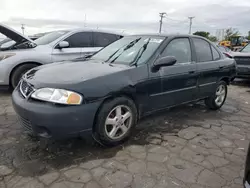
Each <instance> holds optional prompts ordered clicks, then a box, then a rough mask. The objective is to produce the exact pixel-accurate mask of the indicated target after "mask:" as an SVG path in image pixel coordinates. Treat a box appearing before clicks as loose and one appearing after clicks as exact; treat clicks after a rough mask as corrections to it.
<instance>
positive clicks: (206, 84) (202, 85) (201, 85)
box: [199, 82, 216, 87]
mask: <svg viewBox="0 0 250 188" xmlns="http://www.w3.org/2000/svg"><path fill="white" fill-rule="evenodd" d="M212 84H216V82H209V83H205V84H200V85H199V87H204V86H208V85H212Z"/></svg>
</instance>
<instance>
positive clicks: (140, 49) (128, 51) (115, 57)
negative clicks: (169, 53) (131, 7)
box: [91, 36, 165, 65]
mask: <svg viewBox="0 0 250 188" xmlns="http://www.w3.org/2000/svg"><path fill="white" fill-rule="evenodd" d="M164 39H165V37H158V36H152V37H151V36H128V37H124V38H122V39H120V40H118V41H116V42H114V43H112V44H110V45H109V46H107V47H106V48H103V50H101V51H100V52H98V53H97V54H95V55H94V56H92V58H91V59H100V60H103V61H105V62H108V63H120V64H126V65H132V64H134V63H135V64H141V63H145V62H146V61H147V60H148V59H149V58H150V57H151V56H152V55H153V53H154V52H155V51H156V49H157V48H158V47H159V45H160V44H161V43H162V41H163V40H164Z"/></svg>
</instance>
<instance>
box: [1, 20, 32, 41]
mask: <svg viewBox="0 0 250 188" xmlns="http://www.w3.org/2000/svg"><path fill="white" fill-rule="evenodd" d="M0 33H1V34H3V35H5V36H6V37H8V38H10V39H12V40H14V41H15V42H16V43H21V42H27V41H30V42H33V43H34V41H33V40H31V39H30V38H29V37H26V36H24V35H22V34H21V33H19V32H17V31H15V30H13V29H11V28H9V27H8V26H6V25H3V24H0Z"/></svg>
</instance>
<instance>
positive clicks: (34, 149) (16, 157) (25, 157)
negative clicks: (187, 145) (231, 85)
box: [0, 102, 237, 176]
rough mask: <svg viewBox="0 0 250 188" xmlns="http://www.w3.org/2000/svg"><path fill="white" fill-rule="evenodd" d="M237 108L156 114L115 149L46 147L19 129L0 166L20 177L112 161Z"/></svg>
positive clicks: (192, 107) (72, 144)
mask: <svg viewBox="0 0 250 188" xmlns="http://www.w3.org/2000/svg"><path fill="white" fill-rule="evenodd" d="M234 106H235V105H232V104H230V103H228V104H225V105H224V106H223V108H222V110H219V111H210V110H208V109H207V108H206V107H205V106H204V104H203V103H202V102H199V103H195V104H189V105H183V106H179V107H175V108H171V109H168V110H164V111H161V112H158V113H155V114H153V115H150V116H147V117H145V118H143V119H142V120H140V122H139V124H138V126H137V127H136V128H135V130H134V132H133V135H132V136H131V137H130V139H129V140H128V141H126V142H125V143H123V144H121V145H119V146H116V147H103V146H101V145H99V144H96V142H94V140H93V139H91V138H90V137H86V138H84V139H83V138H77V139H68V140H64V141H56V142H51V143H49V144H48V145H47V147H44V146H43V142H41V141H39V140H37V139H36V138H32V137H28V136H25V135H24V134H22V132H21V130H19V131H20V132H17V133H16V134H17V136H19V139H18V140H17V141H16V142H15V143H14V144H13V143H10V144H6V145H5V149H6V150H7V151H8V154H7V155H6V154H5V157H3V160H0V161H1V162H0V164H1V163H4V162H7V163H9V164H10V165H12V166H14V168H15V169H16V172H17V173H18V174H19V175H22V176H36V175H42V174H44V173H46V172H48V171H51V170H53V169H62V168H66V167H69V166H72V165H78V164H80V163H82V162H87V161H90V160H94V159H109V158H112V157H114V156H116V154H117V152H119V151H122V150H123V149H124V148H126V147H127V146H130V145H143V146H145V145H148V144H150V142H149V141H150V139H149V138H150V137H151V135H153V134H165V133H168V134H169V135H175V136H178V132H179V131H180V130H182V129H184V128H187V127H188V126H201V125H200V123H198V124H196V123H195V122H203V121H204V120H206V121H210V120H213V121H214V120H218V119H221V118H223V117H225V116H229V115H230V114H231V113H234V112H236V111H237V108H236V107H234ZM190 122H192V123H191V124H190ZM15 126H16V127H19V126H18V125H15ZM16 129H17V128H16ZM7 136H8V135H7Z"/></svg>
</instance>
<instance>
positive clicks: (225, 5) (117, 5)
mask: <svg viewBox="0 0 250 188" xmlns="http://www.w3.org/2000/svg"><path fill="white" fill-rule="evenodd" d="M159 12H166V13H167V16H166V18H164V19H163V27H162V32H164V33H188V29H189V20H188V17H189V16H195V18H194V19H193V25H192V32H195V31H201V30H203V31H208V32H210V33H211V34H213V35H216V34H218V30H220V29H226V28H229V27H232V28H237V29H238V30H239V31H240V33H241V34H243V35H247V33H248V31H249V30H250V24H249V23H250V16H249V15H250V0H0V23H4V24H7V25H8V26H10V27H12V28H14V29H16V30H18V31H19V32H21V24H25V34H26V35H31V34H35V33H40V32H46V31H52V30H58V29H65V28H79V27H87V28H94V29H106V30H113V31H116V32H124V33H126V34H134V33H155V32H158V31H159V19H160V18H159Z"/></svg>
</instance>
